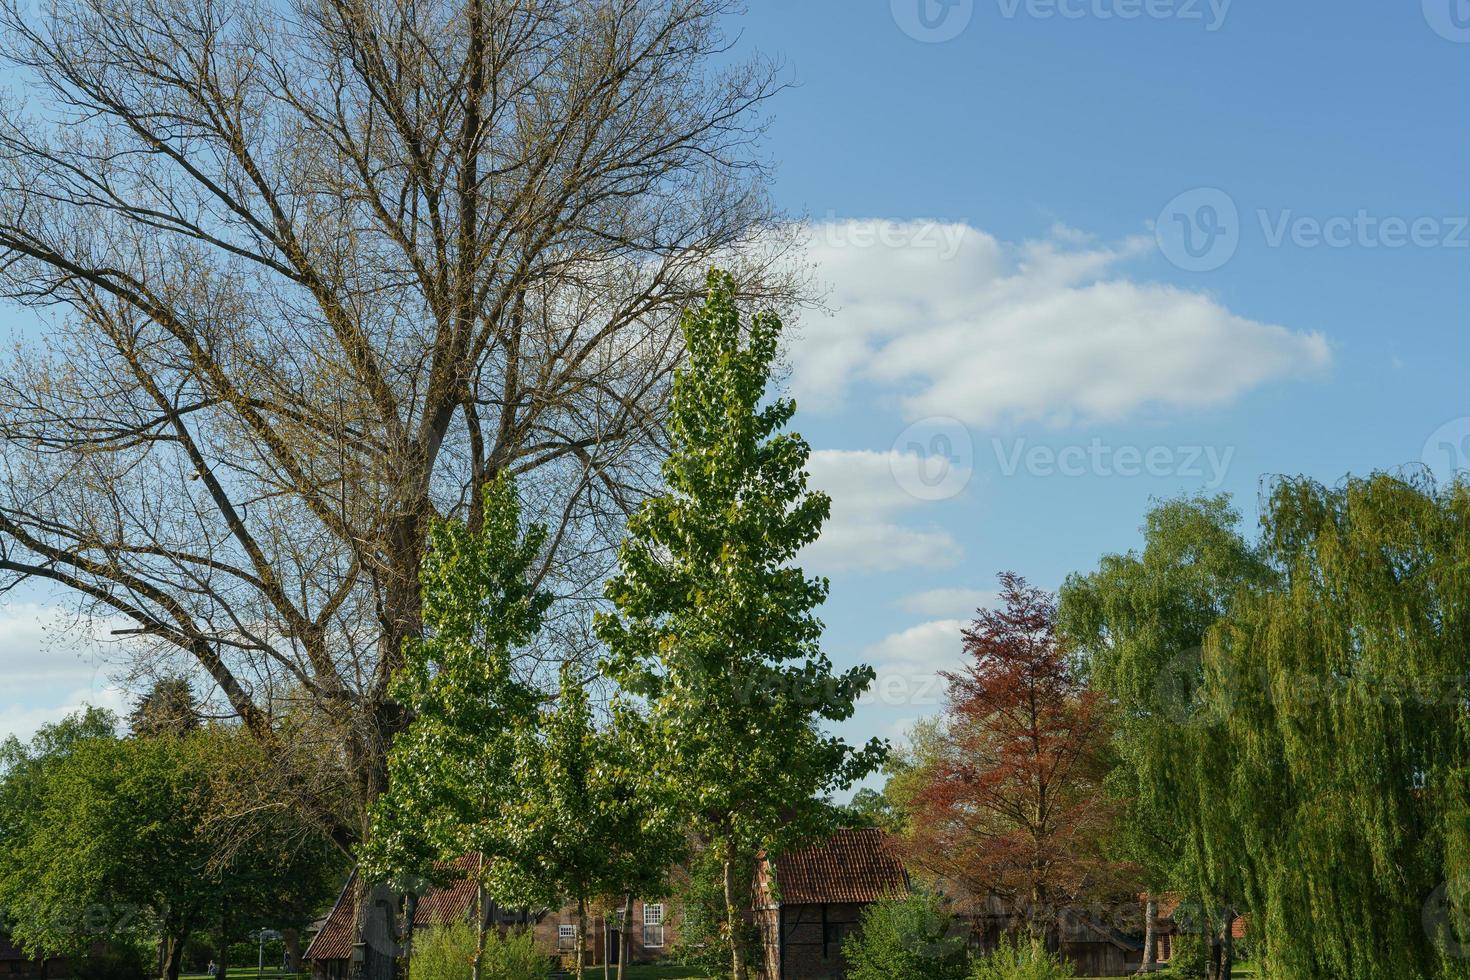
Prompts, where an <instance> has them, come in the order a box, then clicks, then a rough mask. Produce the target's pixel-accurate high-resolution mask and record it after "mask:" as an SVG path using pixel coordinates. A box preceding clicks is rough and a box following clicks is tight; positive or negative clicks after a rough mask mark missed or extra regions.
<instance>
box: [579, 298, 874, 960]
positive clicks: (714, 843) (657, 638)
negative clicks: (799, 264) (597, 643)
mask: <svg viewBox="0 0 1470 980" xmlns="http://www.w3.org/2000/svg"><path fill="white" fill-rule="evenodd" d="M683 330H684V339H685V343H686V345H687V347H688V350H689V363H688V364H687V365H686V366H684V367H682V368H680V369H679V371H678V373H677V375H676V378H675V381H674V394H673V402H672V411H671V419H670V429H669V432H670V438H671V441H672V444H673V448H672V452H671V453H670V455H669V458H668V460H667V462H666V463H665V464H664V467H663V475H664V479H665V481H666V482H667V484H668V487H669V489H668V492H666V493H664V494H661V495H659V496H657V497H654V498H652V499H650V500H649V501H647V502H646V503H645V504H644V505H643V507H642V508H641V509H640V510H639V511H638V513H637V514H635V515H634V517H633V518H632V519H631V520H630V521H629V524H628V539H627V541H626V542H625V543H624V545H623V548H622V551H621V556H620V570H619V572H618V574H617V575H616V576H614V577H613V578H612V579H611V580H610V581H609V583H608V587H607V594H608V597H609V598H611V599H612V600H613V602H614V603H615V604H616V607H617V611H616V614H607V615H604V616H602V617H601V618H600V619H599V621H598V626H599V634H600V636H601V637H602V638H603V640H604V641H605V642H606V643H607V646H608V649H609V654H610V667H611V671H612V673H613V674H614V676H616V677H617V678H618V679H619V680H620V682H621V683H622V684H623V686H624V687H625V688H626V689H627V690H628V691H629V692H630V693H631V694H633V695H635V696H637V697H640V698H643V699H645V700H646V702H647V703H648V708H649V726H650V729H651V734H650V762H651V763H652V764H653V765H654V766H656V767H657V770H658V772H659V773H660V774H662V776H663V777H664V785H666V786H667V788H668V791H669V792H670V793H671V795H672V796H673V798H674V799H675V801H676V805H678V806H679V807H680V808H681V809H682V811H683V812H684V813H686V814H687V815H688V817H689V819H690V821H691V825H692V829H693V831H694V832H695V833H696V834H697V835H698V836H699V837H700V838H702V839H703V840H704V841H706V842H708V844H709V845H710V847H711V848H712V849H713V853H714V855H715V857H716V859H717V860H718V861H719V862H720V863H721V864H722V867H723V879H724V880H723V887H724V897H725V933H726V939H727V941H728V945H729V954H730V964H731V971H732V973H733V974H734V976H735V978H736V980H744V977H745V974H746V963H745V959H746V957H745V950H744V948H743V944H742V942H741V933H742V932H743V929H742V925H743V914H744V912H745V909H743V908H741V907H739V906H740V903H739V901H738V898H737V896H738V895H739V894H740V892H741V889H742V887H743V886H745V885H746V884H747V883H748V882H749V880H750V879H749V877H748V874H749V873H750V872H751V870H752V869H751V868H750V867H748V866H747V865H745V863H744V862H745V860H746V859H748V858H750V857H752V856H753V855H754V854H755V853H756V852H757V851H760V850H765V851H767V853H770V854H774V853H776V852H778V851H779V850H780V849H782V848H783V847H785V846H789V845H790V844H791V843H792V842H793V841H795V840H799V839H801V838H802V837H803V836H804V835H808V834H810V833H812V832H813V830H814V829H815V828H816V827H817V825H818V824H819V823H820V821H821V818H824V817H825V816H826V815H827V814H828V813H830V807H828V806H826V805H825V801H824V800H822V799H821V797H822V796H823V795H824V794H827V793H830V792H833V791H836V790H840V789H843V788H846V787H848V786H850V785H851V784H852V783H853V782H855V781H856V780H858V779H861V778H862V777H863V776H864V775H866V774H867V773H869V772H871V771H873V769H875V768H876V767H877V766H878V764H879V763H880V762H881V761H882V756H883V746H882V745H881V744H880V743H878V742H877V741H876V740H875V741H873V742H870V743H869V744H868V745H867V746H866V747H865V748H863V749H861V750H854V749H853V748H852V747H850V746H848V745H847V744H846V743H845V742H843V741H842V740H841V739H839V738H836V737H834V736H832V735H830V734H828V733H826V732H824V731H823V729H822V726H823V724H824V723H827V722H837V721H842V720H845V719H847V718H849V717H851V716H852V713H853V709H854V706H855V703H856V700H857V698H858V696H859V695H860V694H862V692H863V691H864V690H866V688H867V687H868V685H869V684H871V683H872V680H873V671H872V668H870V667H855V668H852V669H851V670H848V671H845V672H840V673H839V672H836V671H834V670H833V667H832V663H831V661H830V660H829V659H828V658H827V656H826V654H824V653H823V652H822V649H821V635H822V623H821V620H819V619H818V618H817V617H816V615H815V612H814V610H815V609H816V608H817V606H818V605H820V604H821V603H822V601H823V600H824V599H825V598H826V596H827V590H828V583H827V581H826V580H825V579H822V578H808V577H807V576H806V575H805V574H804V573H803V571H802V570H801V568H799V567H797V566H796V565H795V564H794V563H793V562H794V559H795V558H796V556H797V553H798V552H799V551H800V550H801V549H802V548H804V547H805V546H807V545H809V544H811V543H812V542H813V541H815V540H816V539H817V537H818V536H819V535H820V533H821V529H822V524H823V523H824V522H825V521H826V519H827V516H828V513H829V511H830V509H831V501H830V500H829V499H828V498H827V496H826V495H825V494H822V493H819V492H816V491H812V490H809V489H808V487H807V473H806V462H807V458H808V456H809V455H810V452H811V451H810V448H809V447H808V446H807V443H806V440H804V439H802V438H801V437H800V436H799V435H797V434H795V433H790V432H785V431H783V430H784V429H785V428H786V426H787V424H788V423H789V422H790V421H791V418H792V416H793V415H794V414H795V412H796V404H795V403H794V402H793V401H791V400H790V399H786V398H774V399H769V398H768V396H767V391H766V389H767V386H768V385H769V382H770V374H771V365H772V363H773V362H774V360H775V358H776V351H777V346H778V343H779V341H780V336H781V321H780V320H779V319H778V318H777V317H776V316H775V315H774V314H772V313H761V314H758V315H756V316H755V317H754V318H753V319H751V320H750V321H749V323H748V325H746V324H742V322H741V317H740V311H739V308H738V306H737V303H736V294H735V284H734V282H733V280H732V279H731V278H730V276H729V275H727V274H724V273H719V272H711V273H710V276H709V296H708V299H707V300H706V302H705V304H704V306H703V307H702V308H700V309H697V310H691V311H689V312H688V313H687V314H686V315H685V317H684V320H683Z"/></svg>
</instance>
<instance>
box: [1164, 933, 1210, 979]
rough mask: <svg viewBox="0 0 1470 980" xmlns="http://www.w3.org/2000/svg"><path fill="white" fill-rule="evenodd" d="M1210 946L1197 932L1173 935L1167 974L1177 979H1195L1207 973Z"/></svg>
mask: <svg viewBox="0 0 1470 980" xmlns="http://www.w3.org/2000/svg"><path fill="white" fill-rule="evenodd" d="M1209 965H1210V948H1209V946H1208V945H1207V944H1206V943H1205V940H1204V937H1203V936H1200V935H1199V934H1197V933H1180V934H1179V935H1176V936H1175V937H1174V943H1173V948H1172V951H1171V952H1170V954H1169V970H1168V975H1169V976H1171V977H1178V978H1179V980H1197V978H1199V977H1203V976H1206V975H1208V973H1209Z"/></svg>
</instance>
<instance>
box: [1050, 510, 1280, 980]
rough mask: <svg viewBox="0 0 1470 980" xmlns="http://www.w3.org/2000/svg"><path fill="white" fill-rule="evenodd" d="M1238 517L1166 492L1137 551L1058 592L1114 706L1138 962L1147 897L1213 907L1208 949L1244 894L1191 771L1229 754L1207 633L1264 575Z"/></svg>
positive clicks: (1066, 623) (1219, 940) (1063, 614)
mask: <svg viewBox="0 0 1470 980" xmlns="http://www.w3.org/2000/svg"><path fill="white" fill-rule="evenodd" d="M1239 524H1240V516H1239V514H1237V513H1236V511H1235V510H1234V508H1233V507H1232V506H1231V504H1230V499H1229V497H1227V496H1218V497H1191V498H1181V499H1178V500H1171V501H1166V502H1164V503H1161V504H1159V505H1158V506H1156V507H1155V508H1154V509H1153V510H1151V511H1150V512H1149V514H1148V517H1147V519H1146V522H1145V524H1144V527H1143V534H1144V547H1143V550H1142V551H1141V552H1129V553H1128V554H1124V555H1109V556H1107V557H1105V558H1103V559H1102V561H1101V562H1100V563H1099V565H1098V568H1097V570H1096V571H1094V572H1092V573H1090V574H1087V575H1074V576H1071V577H1070V578H1069V579H1068V580H1067V582H1066V584H1065V585H1064V586H1063V588H1062V590H1061V593H1060V601H1059V605H1058V623H1059V627H1060V629H1061V631H1062V633H1063V635H1064V637H1065V638H1066V641H1067V642H1068V643H1069V644H1070V645H1071V647H1072V648H1073V650H1074V651H1076V652H1077V653H1079V654H1080V655H1081V656H1082V657H1083V658H1084V660H1085V666H1086V668H1087V670H1088V672H1089V674H1090V681H1091V684H1092V686H1093V687H1094V688H1095V689H1097V690H1099V691H1101V692H1103V693H1104V694H1105V696H1106V697H1107V698H1108V699H1109V701H1110V702H1111V703H1112V704H1113V706H1114V707H1115V709H1116V710H1115V711H1114V713H1113V730H1114V736H1113V738H1114V745H1115V748H1116V751H1117V765H1116V766H1115V768H1114V769H1113V771H1112V772H1111V773H1110V775H1109V778H1108V786H1109V790H1110V791H1111V792H1112V793H1113V794H1114V795H1115V796H1117V797H1119V798H1121V799H1123V800H1125V801H1126V806H1127V811H1126V814H1125V816H1124V819H1122V820H1121V821H1120V822H1119V823H1118V826H1117V830H1116V833H1115V836H1114V844H1115V845H1116V846H1117V848H1118V849H1119V851H1120V855H1119V856H1120V857H1122V858H1124V859H1126V860H1128V861H1131V862H1133V863H1134V864H1136V865H1137V866H1138V867H1139V868H1140V869H1142V872H1143V876H1144V883H1145V885H1146V886H1147V888H1148V891H1149V903H1148V909H1147V912H1146V915H1145V922H1146V927H1147V935H1146V936H1145V950H1144V956H1145V964H1146V965H1147V964H1149V963H1151V962H1152V957H1153V952H1154V949H1153V946H1154V944H1153V941H1152V940H1153V934H1152V927H1153V924H1154V921H1155V919H1156V913H1157V906H1156V900H1155V898H1154V896H1156V895H1157V894H1159V893H1161V892H1165V891H1176V892H1182V893H1184V894H1186V895H1188V896H1191V897H1192V898H1193V899H1194V901H1195V902H1196V903H1199V904H1201V905H1202V906H1203V907H1206V908H1213V909H1217V910H1222V912H1221V914H1218V915H1217V916H1216V917H1215V918H1217V919H1218V920H1219V921H1217V922H1216V924H1215V928H1213V929H1212V930H1211V932H1212V934H1213V936H1214V938H1213V942H1214V944H1215V945H1216V946H1217V947H1218V946H1221V945H1222V944H1223V945H1227V946H1228V942H1229V922H1228V921H1227V920H1229V918H1230V915H1229V914H1228V912H1224V911H1223V910H1228V909H1229V908H1231V907H1232V905H1233V903H1234V902H1237V901H1239V900H1240V899H1241V898H1242V897H1243V896H1242V894H1241V890H1242V884H1241V881H1240V877H1239V875H1238V874H1237V873H1236V869H1235V868H1234V867H1233V866H1232V865H1231V864H1230V863H1229V862H1225V861H1221V862H1215V863H1214V864H1211V863H1209V862H1207V861H1206V860H1205V854H1204V850H1203V846H1202V845H1203V841H1204V840H1205V837H1206V833H1207V830H1208V829H1209V828H1211V827H1212V826H1213V825H1214V823H1215V822H1216V821H1217V820H1218V819H1219V817H1220V814H1219V813H1218V812H1217V811H1215V810H1213V809H1207V808H1204V807H1202V806H1200V805H1199V800H1200V792H1201V790H1200V779H1201V778H1203V777H1204V776H1205V774H1206V773H1207V771H1208V770H1209V769H1210V768H1211V767H1215V766H1218V764H1219V761H1220V756H1221V753H1223V752H1226V751H1228V747H1226V746H1224V745H1223V744H1222V740H1223V739H1224V737H1225V736H1224V729H1223V727H1222V721H1223V719H1222V718H1221V717H1220V716H1219V715H1218V714H1217V713H1216V712H1215V710H1214V708H1213V707H1212V706H1210V705H1207V704H1205V703H1204V702H1203V700H1202V699H1201V696H1200V690H1201V687H1202V685H1203V683H1204V664H1203V659H1202V654H1201V650H1202V647H1203V644H1204V641H1205V635H1206V633H1207V632H1208V631H1209V630H1210V628H1211V627H1212V626H1214V625H1215V624H1216V623H1217V622H1219V621H1220V619H1221V617H1223V616H1224V615H1225V613H1226V611H1227V610H1228V609H1229V607H1230V603H1231V601H1232V600H1233V599H1234V598H1235V597H1236V595H1237V594H1239V593H1240V592H1241V591H1242V590H1248V589H1252V588H1260V587H1261V586H1262V585H1264V584H1265V583H1266V582H1268V581H1269V580H1270V578H1271V572H1270V569H1269V568H1268V566H1267V565H1266V562H1265V560H1264V558H1263V557H1262V556H1261V555H1260V554H1259V552H1258V550H1257V549H1256V548H1254V547H1253V546H1252V545H1251V544H1250V543H1248V542H1247V541H1246V540H1245V539H1244V538H1243V537H1242V535H1241V534H1240V531H1239ZM1216 955H1217V957H1218V956H1221V955H1223V954H1222V953H1219V952H1217V954H1216ZM1226 959H1228V957H1226ZM1223 975H1224V976H1228V968H1225V970H1224V973H1223Z"/></svg>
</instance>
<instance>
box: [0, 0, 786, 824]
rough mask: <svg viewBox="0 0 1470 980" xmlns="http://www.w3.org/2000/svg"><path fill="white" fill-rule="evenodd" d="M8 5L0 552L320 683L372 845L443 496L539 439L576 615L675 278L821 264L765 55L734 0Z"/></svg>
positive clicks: (312, 692) (595, 565)
mask: <svg viewBox="0 0 1470 980" xmlns="http://www.w3.org/2000/svg"><path fill="white" fill-rule="evenodd" d="M18 2H19V0H4V4H5V7H4V9H3V11H0V24H3V31H4V35H5V36H4V40H3V42H0V44H3V51H0V53H3V56H4V57H5V58H6V59H8V61H9V62H10V63H11V64H12V67H13V76H14V77H16V78H18V79H20V80H21V81H20V82H19V83H18V84H17V87H16V88H15V90H14V91H12V92H11V93H10V98H9V99H8V101H7V102H6V103H5V104H4V106H3V107H0V293H3V294H4V295H6V296H8V297H10V298H11V299H12V300H18V301H20V302H22V303H25V304H28V305H30V306H33V307H37V308H42V309H44V310H46V311H49V312H50V313H51V322H52V323H53V324H54V326H53V328H52V329H51V330H50V331H49V332H48V334H47V335H46V336H45V338H44V339H43V340H42V341H40V342H34V341H33V342H24V343H23V344H22V346H21V347H20V348H19V349H18V351H17V353H16V356H15V357H14V358H13V359H12V360H11V361H10V362H9V363H8V364H7V365H6V366H5V367H4V368H3V370H0V437H3V444H0V445H3V450H0V452H3V458H0V465H3V467H4V473H3V478H4V479H3V487H0V573H3V574H4V576H5V580H4V581H3V582H0V586H8V585H13V584H15V583H17V582H20V581H25V580H45V581H47V582H50V583H52V584H53V585H55V586H60V587H63V588H64V589H66V590H69V591H70V593H71V594H73V595H75V596H76V597H77V598H78V600H79V601H80V602H81V603H82V604H83V606H84V607H86V608H88V609H90V610H92V611H95V612H97V613H103V612H105V613H107V614H108V615H116V614H119V613H121V614H123V615H125V616H127V617H129V618H130V619H131V620H132V621H133V622H134V623H136V627H135V630H136V633H137V634H138V636H139V637H140V638H141V639H142V640H144V641H146V642H147V643H148V644H150V647H149V648H150V650H152V651H153V652H154V655H159V656H163V655H167V653H168V651H174V653H175V655H178V654H180V653H181V654H182V655H183V656H185V657H187V658H188V659H190V660H192V662H194V663H195V664H196V665H197V668H198V669H201V670H202V671H204V672H206V673H207V674H208V676H209V678H210V679H211V680H212V683H213V684H214V685H217V687H218V691H219V692H220V696H221V697H222V698H223V699H224V700H225V701H227V702H228V708H229V710H230V711H231V712H233V713H234V714H237V715H238V716H239V717H240V718H241V719H242V720H243V722H244V723H245V724H246V725H247V726H248V727H249V728H250V730H251V731H252V732H253V733H254V734H255V735H256V737H257V738H259V739H261V740H262V741H264V742H267V743H269V742H271V741H272V740H276V739H279V738H281V737H282V736H281V732H282V730H283V724H282V722H281V718H280V705H281V704H283V703H287V702H289V701H290V700H291V699H292V698H295V699H298V701H304V703H305V704H307V705H308V706H309V708H310V711H311V712H312V713H313V715H314V716H315V717H316V718H317V721H315V722H313V723H312V724H311V726H310V728H311V730H312V731H313V732H314V733H316V737H320V736H321V734H322V733H324V732H332V733H335V734H334V735H333V736H332V737H333V738H334V739H335V740H336V750H335V751H336V753H337V755H338V757H337V758H333V759H331V761H330V763H329V766H331V767H340V769H341V770H342V771H345V773H347V774H348V777H349V778H348V781H347V782H348V785H350V787H351V793H352V796H353V798H354V799H355V800H356V804H355V805H354V806H351V807H349V808H347V811H346V814H347V815H345V816H344V809H343V807H342V806H341V800H340V793H339V792H338V790H339V789H340V787H337V788H334V792H333V793H332V794H330V797H331V798H330V799H329V800H325V801H322V800H317V801H314V800H313V799H312V792H311V787H310V786H309V785H307V786H301V787H298V788H299V789H300V790H301V791H302V792H303V794H304V795H303V797H302V801H301V802H302V805H305V806H317V807H318V808H319V812H320V814H321V818H322V820H323V821H324V822H327V823H328V824H329V825H330V828H331V830H332V832H333V835H334V837H335V838H336V839H337V840H338V842H339V843H340V844H341V845H342V846H344V847H350V846H351V845H352V843H353V842H355V841H356V840H359V839H361V836H362V834H364V833H365V827H364V825H363V819H362V812H363V805H364V804H365V803H366V802H367V801H370V800H371V799H373V798H374V797H375V796H376V795H377V794H378V793H379V792H381V790H382V788H383V781H384V778H385V776H384V761H383V760H384V754H385V749H386V744H387V742H388V740H389V739H390V738H391V736H392V734H393V733H394V732H395V731H396V730H397V729H398V728H399V727H400V726H401V724H402V719H401V718H400V712H399V710H398V708H397V707H396V706H395V705H394V704H393V703H392V701H391V699H390V698H388V696H387V694H386V682H387V679H388V676H389V674H390V672H391V671H392V669H393V668H394V666H395V665H396V664H397V663H398V661H399V651H400V649H401V646H402V644H403V643H404V641H405V639H406V638H409V637H412V636H414V635H415V634H416V633H417V632H418V631H419V629H420V617H419V607H420V603H419V592H418V578H417V569H418V566H419V562H420V559H421V557H422V551H423V547H424V545H423V542H424V532H425V525H426V521H427V520H428V519H429V518H431V517H433V516H435V515H443V514H450V513H455V514H462V515H464V516H465V517H466V518H467V519H468V520H470V521H471V522H474V521H476V520H478V515H477V513H476V506H477V505H476V502H477V501H478V499H479V493H478V490H479V488H480V487H481V486H482V485H483V483H484V482H485V481H486V480H487V479H489V478H490V477H492V476H493V475H495V474H497V473H500V472H513V473H516V474H517V475H518V477H519V484H520V486H521V488H522V491H523V494H524V496H525V497H526V509H527V511H528V513H529V516H530V517H532V518H533V519H536V520H542V521H546V522H548V523H549V524H550V526H551V528H552V536H551V541H552V544H551V546H550V547H549V549H548V553H547V555H546V559H545V565H544V567H543V568H542V570H541V574H542V575H543V576H544V580H545V583H546V584H547V585H548V586H550V587H551V588H552V589H553V590H554V591H555V592H556V593H557V594H559V595H561V596H562V597H563V598H564V602H563V603H562V606H561V609H562V615H561V616H560V617H559V618H557V619H555V620H554V621H553V629H554V631H555V632H556V634H557V637H558V639H559V640H560V641H561V643H562V645H563V647H569V648H574V647H575V645H576V644H577V643H579V642H582V637H583V636H584V635H585V629H584V624H585V616H584V615H582V614H581V610H582V609H583V608H584V607H585V606H586V605H587V603H588V602H589V601H590V600H591V599H592V598H593V597H595V595H596V593H597V590H598V583H599V582H600V580H601V578H602V577H603V574H604V571H605V569H606V568H607V567H608V563H609V557H610V549H611V548H612V546H613V543H614V542H615V541H616V539H617V537H618V536H619V535H620V534H621V527H622V519H623V515H624V514H625V513H626V511H627V510H628V508H629V507H630V506H631V505H632V504H633V503H635V502H636V500H637V499H638V498H639V496H640V494H642V493H643V492H644V491H645V489H646V487H647V485H648V484H649V482H650V480H651V479H654V478H656V467H655V465H654V464H655V461H656V460H657V458H658V457H659V455H660V429H661V425H662V422H663V412H664V402H665V387H666V383H667V381H668V379H669V375H670V371H671V369H672V367H673V365H674V364H675V362H676V361H677V360H678V358H679V356H680V354H681V351H680V349H679V347H678V340H677V336H678V331H677V329H676V319H677V315H678V312H679V310H680V309H681V308H682V307H683V306H684V305H686V304H687V303H689V302H690V300H691V299H692V298H693V297H694V296H695V295H696V294H697V293H698V292H699V291H700V290H701V289H702V285H703V278H704V273H705V271H706V269H707V267H708V266H709V265H710V264H711V263H713V262H716V261H718V262H720V263H721V264H723V265H726V266H733V268H734V270H735V273H736V276H737V280H738V281H739V283H740V285H741V289H742V291H743V292H744V293H745V296H746V298H751V299H757V300H759V301H762V302H768V303H772V304H776V305H782V304H785V303H787V302H789V301H792V300H793V299H797V298H799V293H800V289H801V286H802V282H801V280H800V277H799V276H798V275H795V274H793V273H792V272H791V271H790V270H791V268H792V267H791V266H789V265H787V264H786V263H785V261H784V259H783V254H784V250H783V248H782V247H781V245H780V244H779V241H777V244H776V245H774V246H773V245H772V244H771V243H772V240H773V239H772V233H773V229H777V228H778V227H779V226H778V225H777V224H776V221H775V217H776V216H775V215H773V214H772V212H771V210H770V205H769V203H768V200H767V198H766V196H765V195H764V193H763V189H762V188H763V182H764V179H765V176H766V174H765V166H764V164H763V163H762V161H761V160H760V158H759V157H758V156H757V155H756V154H757V150H758V147H757V141H758V138H759V135H760V120H761V116H760V111H761V108H762V105H763V103H764V102H765V101H766V100H767V99H768V98H769V97H770V96H771V95H772V94H774V93H775V91H776V90H777V89H778V88H779V87H780V86H779V83H778V81H777V77H776V71H775V69H774V67H773V66H772V65H770V64H768V63H765V62H762V61H753V62H739V63H734V59H733V58H731V57H730V53H729V43H730V42H729V41H728V39H727V38H726V36H725V35H724V34H723V33H722V31H721V23H722V22H723V18H724V17H725V16H727V15H728V14H729V13H730V10H729V4H728V3H727V0H284V2H272V0H48V2H47V6H46V9H44V10H43V11H41V12H40V13H39V14H38V15H33V14H32V13H31V12H28V11H27V10H25V9H23V8H22V7H20V6H17V5H16V4H17V3H18ZM755 244H759V245H760V247H758V248H753V247H752V246H753V245H755ZM298 707H299V705H298ZM298 717H299V715H298ZM293 724H294V722H293ZM284 727H285V728H289V727H290V726H289V725H288V726H284ZM283 757H284V756H283Z"/></svg>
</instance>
